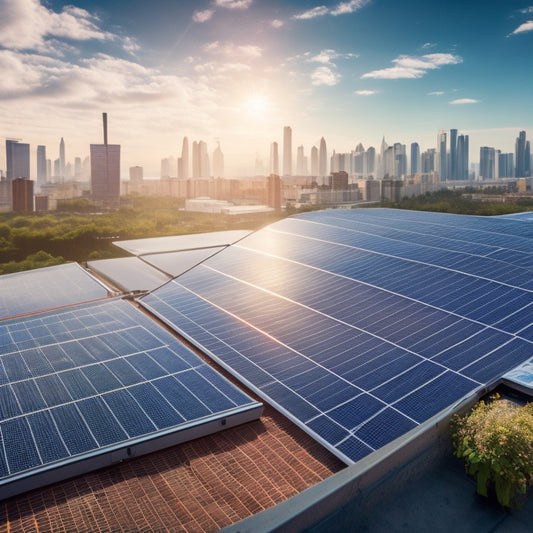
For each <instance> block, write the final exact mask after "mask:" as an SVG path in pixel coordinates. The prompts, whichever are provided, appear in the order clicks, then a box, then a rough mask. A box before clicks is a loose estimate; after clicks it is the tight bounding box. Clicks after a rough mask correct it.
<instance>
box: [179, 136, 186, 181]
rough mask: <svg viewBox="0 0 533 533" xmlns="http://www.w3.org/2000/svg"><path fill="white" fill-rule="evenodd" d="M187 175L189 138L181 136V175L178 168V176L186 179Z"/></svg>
mask: <svg viewBox="0 0 533 533" xmlns="http://www.w3.org/2000/svg"><path fill="white" fill-rule="evenodd" d="M188 177H189V139H187V137H183V142H182V144H181V175H180V172H179V168H178V178H182V179H187V178H188Z"/></svg>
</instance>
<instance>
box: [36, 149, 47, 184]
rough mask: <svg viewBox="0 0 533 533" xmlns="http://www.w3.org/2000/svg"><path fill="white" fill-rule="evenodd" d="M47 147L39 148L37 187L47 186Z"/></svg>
mask: <svg viewBox="0 0 533 533" xmlns="http://www.w3.org/2000/svg"><path fill="white" fill-rule="evenodd" d="M46 178H47V176H46V146H42V145H39V146H37V187H42V186H43V185H46Z"/></svg>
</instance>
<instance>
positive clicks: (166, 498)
mask: <svg viewBox="0 0 533 533" xmlns="http://www.w3.org/2000/svg"><path fill="white" fill-rule="evenodd" d="M342 468H343V464H342V463H341V462H340V461H339V460H338V459H337V458H335V457H334V456H333V455H332V454H330V453H329V452H328V451H327V450H326V449H325V448H323V447H322V446H321V445H319V444H318V443H317V442H316V441H314V440H313V439H312V438H311V437H309V436H308V435H306V434H305V433H304V432H303V431H301V430H300V429H299V428H297V427H296V426H294V425H293V424H292V423H291V422H289V421H288V420H287V419H286V418H284V417H283V416H282V415H280V414H278V413H277V412H276V411H274V410H273V409H272V408H271V407H269V406H265V409H264V411H263V416H262V417H261V419H260V420H258V421H255V422H251V423H248V424H244V425H242V426H239V427H237V428H232V429H228V430H226V431H223V432H220V433H218V434H215V435H211V436H207V437H203V438H201V439H197V440H195V441H192V442H189V443H185V444H182V445H179V446H174V447H172V448H169V449H167V450H163V451H161V452H156V453H153V454H150V455H146V456H143V457H138V458H135V459H132V460H130V461H127V462H124V463H122V464H119V465H116V466H112V467H109V468H105V469H102V470H99V471H96V472H92V473H90V474H86V475H82V476H80V477H77V478H74V479H71V480H67V481H64V482H61V483H57V484H55V485H51V486H49V487H45V488H43V489H38V490H34V491H32V492H28V493H26V494H23V495H21V496H18V497H15V498H12V499H10V500H6V501H4V502H0V531H9V532H40V531H53V532H55V533H57V532H62V531H64V532H69V533H70V532H75V531H84V532H91V533H97V532H103V531H109V532H116V531H194V532H197V531H199V532H201V531H218V530H219V529H221V528H223V527H225V526H228V525H230V524H233V523H235V522H238V521H239V520H241V519H243V518H246V517H248V516H251V515H253V514H256V513H258V512H260V511H262V510H264V509H267V508H269V507H272V506H274V505H276V504H277V503H280V502H282V501H284V500H286V499H287V498H290V497H291V496H294V495H295V494H298V493H299V492H301V491H303V490H304V489H306V488H308V487H310V486H312V485H315V484H316V483H318V482H319V481H321V480H323V479H325V478H327V477H328V476H330V475H331V474H332V473H334V472H336V471H339V470H341V469H342Z"/></svg>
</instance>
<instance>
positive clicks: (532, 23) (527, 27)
mask: <svg viewBox="0 0 533 533" xmlns="http://www.w3.org/2000/svg"><path fill="white" fill-rule="evenodd" d="M528 31H533V20H528V21H527V22H524V23H523V24H520V26H518V28H516V29H515V30H514V31H513V32H512V33H511V35H517V34H518V33H525V32H528Z"/></svg>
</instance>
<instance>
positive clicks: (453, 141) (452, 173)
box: [448, 129, 459, 180]
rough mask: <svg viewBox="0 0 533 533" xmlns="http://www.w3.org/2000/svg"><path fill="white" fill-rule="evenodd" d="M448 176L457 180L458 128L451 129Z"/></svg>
mask: <svg viewBox="0 0 533 533" xmlns="http://www.w3.org/2000/svg"><path fill="white" fill-rule="evenodd" d="M448 178H449V179H451V180H456V179H459V178H458V172H457V130H455V129H454V130H450V168H449V169H448Z"/></svg>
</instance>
